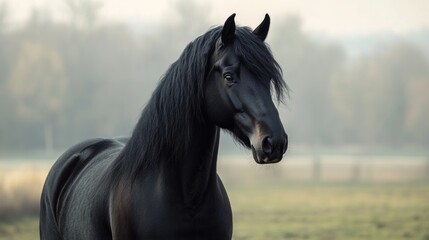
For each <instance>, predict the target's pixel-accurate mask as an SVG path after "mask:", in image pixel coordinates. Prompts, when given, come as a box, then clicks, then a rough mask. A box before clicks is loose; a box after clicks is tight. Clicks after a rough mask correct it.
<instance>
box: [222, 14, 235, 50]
mask: <svg viewBox="0 0 429 240" xmlns="http://www.w3.org/2000/svg"><path fill="white" fill-rule="evenodd" d="M234 17H235V13H234V14H232V15H231V16H229V18H228V19H226V21H225V24H224V25H223V29H222V43H223V44H225V45H227V44H229V43H232V42H233V41H234V39H235V22H234Z"/></svg>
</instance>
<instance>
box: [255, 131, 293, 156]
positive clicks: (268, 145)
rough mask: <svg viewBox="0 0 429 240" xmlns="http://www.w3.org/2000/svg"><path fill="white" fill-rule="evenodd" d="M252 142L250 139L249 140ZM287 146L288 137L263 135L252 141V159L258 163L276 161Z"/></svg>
mask: <svg viewBox="0 0 429 240" xmlns="http://www.w3.org/2000/svg"><path fill="white" fill-rule="evenodd" d="M251 142H252V141H251ZM287 147H288V137H287V134H286V133H285V134H284V137H276V136H263V137H261V138H259V139H257V140H256V141H255V142H254V143H253V142H252V154H253V159H254V160H255V161H256V162H257V163H259V164H268V163H277V162H280V161H281V160H282V158H283V154H284V153H285V152H286V150H287Z"/></svg>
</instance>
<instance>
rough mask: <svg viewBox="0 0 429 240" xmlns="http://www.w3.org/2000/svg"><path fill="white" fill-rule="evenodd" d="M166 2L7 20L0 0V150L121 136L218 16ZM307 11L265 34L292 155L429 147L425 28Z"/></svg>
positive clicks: (226, 149)
mask: <svg viewBox="0 0 429 240" xmlns="http://www.w3.org/2000/svg"><path fill="white" fill-rule="evenodd" d="M169 3H170V4H171V9H173V10H170V11H168V13H169V14H173V13H174V14H173V15H174V18H173V19H174V21H172V20H170V19H169V18H168V16H166V17H165V18H161V21H159V22H156V23H153V24H152V25H151V24H150V23H136V22H128V23H127V22H121V21H117V22H115V21H114V20H111V19H106V18H104V17H103V14H101V13H102V12H103V11H102V10H103V3H102V2H101V1H90V0H87V1H73V0H64V1H62V4H61V13H62V15H61V16H62V18H61V20H57V18H55V17H54V16H55V14H52V12H53V11H52V8H49V7H48V5H45V6H44V5H42V6H34V7H32V8H30V9H29V10H28V12H27V15H26V16H25V17H24V18H22V20H21V21H12V20H11V19H10V16H13V15H12V14H11V13H12V12H13V11H14V9H13V8H11V7H10V4H8V2H7V1H3V2H0V109H1V113H0V114H1V117H0V154H14V153H22V152H35V151H36V152H37V151H38V152H47V153H52V152H61V151H63V150H64V149H66V148H67V147H69V146H71V145H72V144H75V143H77V142H79V141H81V140H84V139H87V138H93V137H115V136H128V135H129V134H130V133H131V131H132V129H133V127H134V124H135V123H136V122H137V120H138V117H139V114H140V112H141V110H142V109H143V107H144V106H145V103H146V102H147V101H148V99H149V97H150V95H151V93H152V91H153V90H154V88H155V86H156V84H157V82H158V80H159V79H160V77H161V76H162V74H163V73H164V72H165V71H166V69H167V68H168V66H169V65H170V64H171V63H172V62H174V61H175V60H176V59H177V58H178V56H179V55H180V53H181V51H182V50H183V49H184V47H185V46H186V44H187V43H189V42H190V41H192V40H193V39H195V38H196V37H197V36H199V35H202V34H203V33H205V32H206V31H207V30H208V29H209V28H210V27H212V26H215V25H222V24H223V21H216V22H214V21H212V20H211V19H209V17H208V16H210V9H211V7H210V3H205V2H201V1H190V0H177V1H170V2H169ZM142 11H143V12H144V10H142ZM237 13H238V16H237V18H238V19H240V14H239V11H237ZM142 14H144V13H142ZM263 14H264V13H261V14H259V15H258V16H255V18H257V22H259V21H261V20H262V18H263ZM228 16H229V13H228V14H225V16H224V18H225V19H226V17H228ZM339 20H340V19H339ZM238 21H239V23H240V20H238ZM304 21H305V19H302V18H301V17H300V16H299V15H294V14H285V15H284V16H283V17H275V18H274V19H273V20H272V25H271V29H270V33H269V36H268V39H267V40H266V41H267V43H268V44H269V45H270V47H271V49H272V51H273V54H274V56H275V58H276V59H277V60H278V62H279V63H280V65H281V66H282V67H283V71H284V78H285V80H286V82H287V84H288V85H289V87H290V89H291V92H290V97H289V98H288V99H287V100H286V104H285V105H282V104H280V105H279V108H280V112H281V118H282V120H283V123H284V125H285V129H286V131H287V133H288V134H289V138H290V145H291V147H290V154H293V153H297V152H302V151H306V150H308V149H336V150H340V151H346V152H347V151H352V152H378V151H389V152H390V151H393V152H395V153H401V152H407V153H411V154H427V152H428V151H427V146H429V121H428V120H429V97H428V92H429V58H428V56H429V28H422V29H418V30H413V31H411V32H407V33H406V34H398V33H392V32H390V33H389V32H380V33H373V34H368V35H356V36H353V35H350V34H349V35H347V36H341V37H335V36H329V35H326V34H323V33H315V32H309V31H304V30H303V22H304ZM244 25H247V24H246V23H244ZM251 27H252V28H254V27H256V26H251ZM231 142H232V139H231V138H230V137H223V138H222V147H221V148H222V149H221V153H227V154H228V153H235V152H234V151H237V148H238V147H237V146H236V145H235V144H231Z"/></svg>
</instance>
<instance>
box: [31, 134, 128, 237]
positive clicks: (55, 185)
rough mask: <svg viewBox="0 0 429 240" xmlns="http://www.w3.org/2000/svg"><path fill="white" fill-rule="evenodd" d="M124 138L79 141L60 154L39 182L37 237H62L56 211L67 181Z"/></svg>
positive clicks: (58, 211)
mask: <svg viewBox="0 0 429 240" xmlns="http://www.w3.org/2000/svg"><path fill="white" fill-rule="evenodd" d="M125 141H126V140H125V139H117V140H114V139H90V140H86V141H84V142H81V143H79V144H77V145H75V146H73V147H71V148H70V149H68V150H67V151H66V152H65V153H64V154H62V155H61V156H60V157H59V158H58V160H57V161H56V162H55V163H54V165H53V166H52V168H51V170H50V171H49V174H48V176H47V178H46V181H45V184H44V186H43V191H42V196H41V202H40V225H39V228H40V238H41V239H42V240H44V239H46V240H50V239H62V236H61V231H60V228H59V222H58V220H59V214H60V211H61V209H62V204H63V198H64V196H65V194H66V193H67V190H68V189H69V187H70V185H71V184H72V183H73V182H74V181H75V179H76V178H77V176H78V175H79V173H80V172H81V171H82V169H84V168H85V167H86V166H87V165H88V163H89V162H90V160H91V159H93V158H94V156H96V155H97V154H98V153H100V152H101V151H103V150H105V149H107V148H109V147H112V146H114V145H123V144H124V142H125Z"/></svg>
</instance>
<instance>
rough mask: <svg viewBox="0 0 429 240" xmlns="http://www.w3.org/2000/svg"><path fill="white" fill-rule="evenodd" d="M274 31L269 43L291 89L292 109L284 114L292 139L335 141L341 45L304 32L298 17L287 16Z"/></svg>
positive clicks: (306, 141) (317, 143)
mask: <svg viewBox="0 0 429 240" xmlns="http://www.w3.org/2000/svg"><path fill="white" fill-rule="evenodd" d="M272 32H273V35H272V37H271V40H270V41H269V42H272V44H271V45H272V49H273V52H274V54H275V55H276V56H277V59H278V61H279V62H280V65H281V66H284V69H283V70H284V77H285V80H286V82H287V83H288V84H289V86H290V88H291V90H292V93H291V99H290V102H291V103H292V104H290V105H289V106H291V107H290V108H289V110H290V112H289V114H288V115H286V114H285V113H284V112H283V113H282V115H283V116H284V118H285V119H286V122H287V129H288V131H289V132H290V135H291V139H294V141H295V142H300V143H306V144H310V145H319V144H330V143H332V142H334V140H335V132H336V127H337V125H338V124H337V118H336V116H335V112H334V110H333V107H332V104H333V99H332V81H331V79H332V76H333V75H334V74H335V72H336V71H337V70H338V69H339V68H341V63H342V62H343V60H344V57H343V52H342V50H341V48H340V47H338V46H336V45H334V44H323V43H320V42H319V41H318V40H316V39H312V38H310V37H309V36H308V35H306V34H304V33H303V32H302V27H301V20H300V19H299V18H298V17H289V18H287V19H286V20H285V21H284V22H283V23H280V24H277V25H276V27H275V29H274V30H272ZM292 106H293V107H292Z"/></svg>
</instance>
